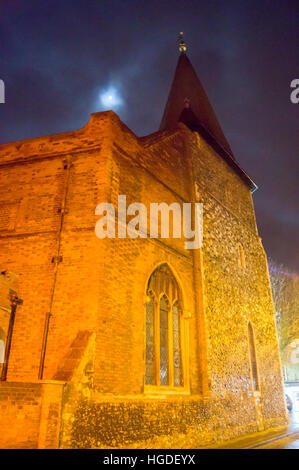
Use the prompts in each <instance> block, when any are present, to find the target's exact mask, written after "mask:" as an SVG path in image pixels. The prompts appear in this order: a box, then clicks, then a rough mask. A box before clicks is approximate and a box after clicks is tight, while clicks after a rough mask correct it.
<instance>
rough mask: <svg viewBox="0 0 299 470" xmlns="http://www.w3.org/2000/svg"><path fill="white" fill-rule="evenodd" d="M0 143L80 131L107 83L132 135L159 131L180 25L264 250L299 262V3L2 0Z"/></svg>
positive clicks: (292, 262)
mask: <svg viewBox="0 0 299 470" xmlns="http://www.w3.org/2000/svg"><path fill="white" fill-rule="evenodd" d="M0 12H1V14H0V78H2V79H4V81H5V85H6V103H5V105H0V141H1V142H6V141H11V140H17V139H23V138H30V137H35V136H39V135H47V134H53V133H57V132H64V131H68V130H72V129H76V128H80V127H82V126H83V125H85V124H86V122H87V121H88V120H89V115H90V113H91V112H95V111H100V110H101V104H100V101H99V98H98V97H99V93H100V92H101V90H103V89H106V88H107V87H108V86H109V85H111V84H116V86H117V88H118V89H119V91H120V93H121V95H122V99H123V100H124V106H122V107H120V108H119V109H118V110H117V112H118V114H119V115H120V117H121V119H123V120H124V121H125V123H126V124H127V125H128V126H129V127H130V128H131V129H132V130H133V131H134V132H135V133H136V134H137V135H145V134H148V133H150V132H154V131H155V130H157V128H158V126H159V123H160V119H161V116H162V113H163V108H164V105H165V102H166V98H167V94H168V91H169V87H170V84H171V80H172V78H173V73H174V69H175V65H176V61H177V58H178V51H177V47H176V44H175V40H176V38H177V35H178V33H179V31H184V32H185V37H186V40H187V44H188V54H189V57H190V59H191V61H192V63H193V65H194V67H195V68H196V70H197V72H198V75H199V77H200V79H201V81H202V83H203V85H204V86H205V88H206V91H207V93H208V95H209V97H210V100H211V102H212V104H213V106H214V108H215V111H216V113H217V115H218V117H219V120H220V122H221V124H222V127H223V129H224V132H225V134H226V135H227V138H228V140H229V142H230V144H231V147H232V148H233V150H234V153H235V155H236V158H237V160H238V161H239V163H240V165H241V166H242V167H243V168H244V169H245V170H246V171H247V172H248V173H249V174H250V175H251V176H252V178H253V179H254V180H255V181H256V182H257V184H258V185H259V187H260V189H259V191H257V192H256V193H255V195H254V201H255V206H256V212H257V221H258V225H259V229H260V233H261V236H262V238H263V242H264V246H265V248H266V251H267V252H268V253H269V255H270V256H271V257H272V258H274V259H276V260H277V261H278V262H283V263H285V264H287V265H288V266H290V267H291V268H292V269H297V270H299V264H298V252H296V249H297V245H296V241H297V238H298V191H297V186H298V185H297V184H296V183H297V182H296V180H295V178H296V173H297V174H298V163H297V162H298V158H297V155H296V153H295V152H296V150H297V148H298V141H297V127H296V126H297V122H298V109H299V108H298V105H297V106H296V105H294V104H291V102H290V82H291V80H292V79H293V78H297V76H296V75H297V57H296V53H297V50H298V34H297V29H296V16H297V17H298V2H297V1H293V0H286V1H282V0H267V1H266V0H247V1H246V0H243V1H242V2H241V1H239V0H226V1H225V2H224V1H219V0H209V1H208V2H207V1H201V0H185V1H183V2H182V1H178V0H168V1H166V0H164V1H163V0H151V1H145V0H144V1H142V0H127V1H123V0H118V1H117V0H101V1H89V2H86V1H85V0H72V1H70V0H63V1H61V0H51V1H47V2H41V1H40V0H10V1H4V0H0Z"/></svg>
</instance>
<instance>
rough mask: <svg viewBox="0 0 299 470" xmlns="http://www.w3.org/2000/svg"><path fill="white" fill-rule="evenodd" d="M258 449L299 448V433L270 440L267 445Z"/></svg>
mask: <svg viewBox="0 0 299 470" xmlns="http://www.w3.org/2000/svg"><path fill="white" fill-rule="evenodd" d="M256 449H299V439H298V434H297V435H295V436H289V437H286V438H284V439H279V440H276V441H273V442H269V443H268V444H266V445H261V446H258V447H256Z"/></svg>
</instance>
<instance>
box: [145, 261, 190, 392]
mask: <svg viewBox="0 0 299 470" xmlns="http://www.w3.org/2000/svg"><path fill="white" fill-rule="evenodd" d="M146 293H147V303H146V352H145V385H146V386H155V387H169V388H171V387H176V388H177V387H183V386H184V370H183V360H182V355H183V354H182V351H183V344H182V340H183V330H184V326H183V319H182V313H183V304H182V294H181V290H180V288H179V285H178V283H177V281H176V279H175V277H174V275H173V273H172V271H171V269H170V268H169V266H168V265H167V264H162V265H160V266H158V267H157V268H156V269H155V271H153V273H152V275H151V277H150V279H149V281H148V285H147V290H146Z"/></svg>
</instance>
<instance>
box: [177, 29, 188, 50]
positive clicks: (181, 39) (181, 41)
mask: <svg viewBox="0 0 299 470" xmlns="http://www.w3.org/2000/svg"><path fill="white" fill-rule="evenodd" d="M178 43H179V51H180V52H186V50H187V46H186V43H185V41H184V33H183V32H181V33H180V34H179V37H178Z"/></svg>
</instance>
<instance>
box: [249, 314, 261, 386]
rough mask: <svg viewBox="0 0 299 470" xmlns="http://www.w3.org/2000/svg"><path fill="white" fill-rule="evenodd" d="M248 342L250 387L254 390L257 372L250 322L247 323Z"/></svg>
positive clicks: (256, 384) (256, 382)
mask: <svg viewBox="0 0 299 470" xmlns="http://www.w3.org/2000/svg"><path fill="white" fill-rule="evenodd" d="M248 343H249V355H250V369H251V379H252V387H253V390H254V391H258V390H259V380H258V372H257V361H256V352H255V342H254V334H253V328H252V325H251V323H250V322H249V323H248Z"/></svg>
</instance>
